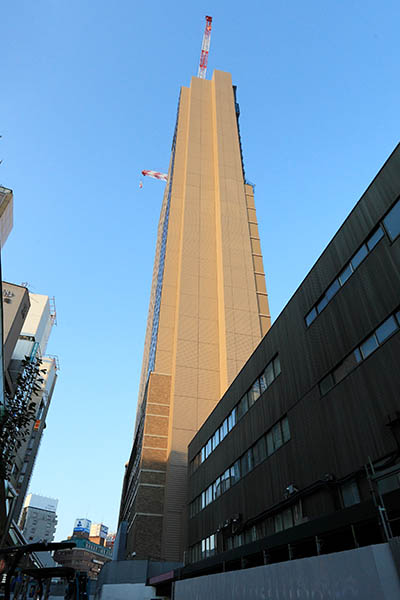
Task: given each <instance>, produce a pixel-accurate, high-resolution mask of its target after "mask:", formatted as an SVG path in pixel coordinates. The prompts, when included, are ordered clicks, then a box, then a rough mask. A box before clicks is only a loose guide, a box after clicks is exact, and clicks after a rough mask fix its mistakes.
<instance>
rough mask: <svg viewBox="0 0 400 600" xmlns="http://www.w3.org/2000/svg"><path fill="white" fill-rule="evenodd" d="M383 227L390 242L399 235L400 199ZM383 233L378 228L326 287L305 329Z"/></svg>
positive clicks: (384, 221)
mask: <svg viewBox="0 0 400 600" xmlns="http://www.w3.org/2000/svg"><path fill="white" fill-rule="evenodd" d="M383 225H384V227H385V230H386V232H387V234H388V236H389V238H390V240H391V241H393V240H395V239H396V238H397V236H398V235H400V199H399V200H397V202H396V204H395V205H394V206H393V207H392V209H391V210H390V211H389V212H388V214H387V215H386V217H385V218H384V219H383ZM383 235H384V231H383V228H382V227H381V226H379V227H378V228H377V229H375V231H374V232H373V233H372V234H371V235H370V236H369V238H368V239H367V240H366V242H365V243H364V244H363V245H362V246H361V248H359V250H357V252H356V253H355V254H354V256H353V258H352V259H351V260H350V261H349V262H348V263H347V265H346V266H345V267H344V269H343V270H342V272H341V273H340V275H339V276H338V277H337V278H336V279H335V281H334V282H333V283H332V284H331V285H330V286H329V287H328V289H327V290H326V291H325V293H324V294H323V295H322V297H321V298H320V299H319V301H318V302H317V303H316V304H315V305H314V306H313V308H312V309H311V310H310V312H309V313H308V314H307V315H306V317H305V321H306V325H307V327H309V326H310V325H311V323H312V322H313V321H314V319H315V318H316V317H317V315H319V314H320V313H321V312H322V311H323V310H324V308H325V306H326V305H327V304H328V302H330V301H331V300H332V298H333V297H334V296H335V294H336V292H337V291H338V290H339V289H340V288H341V287H342V286H343V285H344V284H345V283H346V281H347V280H348V279H349V277H350V276H351V275H352V274H353V273H354V271H355V270H356V269H357V267H358V266H359V265H360V264H361V263H362V261H363V260H364V258H365V257H366V256H367V255H368V254H369V252H371V250H373V248H375V246H376V244H377V243H378V242H379V240H380V239H381V238H383Z"/></svg>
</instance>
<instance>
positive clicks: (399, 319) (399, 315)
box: [396, 310, 400, 324]
mask: <svg viewBox="0 0 400 600" xmlns="http://www.w3.org/2000/svg"><path fill="white" fill-rule="evenodd" d="M396 319H397V321H398V323H399V324H400V310H399V311H398V312H397V313H396Z"/></svg>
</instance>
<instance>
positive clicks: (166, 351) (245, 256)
mask: <svg viewBox="0 0 400 600" xmlns="http://www.w3.org/2000/svg"><path fill="white" fill-rule="evenodd" d="M269 326H270V316H269V308H268V298H267V293H266V286H265V277H264V269H263V260H262V255H261V247H260V240H259V235H258V226H257V218H256V211H255V205H254V194H253V188H252V186H251V185H248V184H246V182H245V178H244V170H243V162H242V155H241V146H240V136H239V129H238V105H237V103H236V98H235V90H234V88H233V86H232V81H231V76H230V75H229V74H228V73H223V72H221V71H216V72H214V74H213V77H212V80H211V81H208V80H203V79H199V78H197V77H193V78H192V81H191V86H190V88H187V87H182V88H181V94H180V100H179V107H178V116H177V124H176V129H175V134H174V140H173V146H172V155H171V162H170V167H169V175H168V181H167V185H166V189H165V193H164V199H163V204H162V208H161V217H160V222H159V229H158V239H157V247H156V257H155V264H154V272H153V284H152V291H151V298H150V309H149V316H148V324H147V332H146V339H145V348H144V358H143V368H142V376H141V384H140V390H139V400H138V411H137V417H136V428H135V429H136V430H135V438H134V444H133V449H132V454H131V457H130V460H129V463H128V464H127V466H126V473H125V479H124V485H123V492H122V500H121V511H120V522H123V521H125V522H127V524H128V531H127V545H126V556H127V557H129V556H132V555H133V554H134V553H135V555H136V557H137V558H147V557H152V558H158V559H164V560H181V559H182V557H183V550H184V547H185V530H184V523H185V522H186V503H187V446H188V443H189V442H190V440H191V439H192V437H193V436H194V435H195V433H196V432H197V431H198V430H199V428H200V427H201V425H202V424H203V422H204V421H205V419H206V418H207V417H208V415H209V414H210V412H211V411H212V410H213V409H214V407H215V406H216V404H217V402H218V400H219V399H220V397H221V395H222V394H223V393H224V392H225V390H226V389H227V387H228V386H229V384H230V383H231V382H232V380H233V379H234V377H235V376H236V374H237V373H238V371H239V370H240V368H241V367H242V366H243V364H244V363H245V361H246V360H247V359H248V357H249V356H250V354H251V353H252V351H253V350H254V348H255V347H256V346H257V344H258V343H259V341H260V339H261V337H262V336H263V335H264V334H265V333H266V332H267V331H268V329H269Z"/></svg>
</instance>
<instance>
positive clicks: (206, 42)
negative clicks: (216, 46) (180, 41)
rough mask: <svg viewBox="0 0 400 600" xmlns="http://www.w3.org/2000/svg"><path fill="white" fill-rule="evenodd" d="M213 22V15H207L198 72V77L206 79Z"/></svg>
mask: <svg viewBox="0 0 400 600" xmlns="http://www.w3.org/2000/svg"><path fill="white" fill-rule="evenodd" d="M211 23H212V17H206V28H205V30H204V35H203V43H202V45H201V52H200V64H199V72H198V73H197V77H200V79H205V78H206V73H207V62H208V51H209V49H210V38H211Z"/></svg>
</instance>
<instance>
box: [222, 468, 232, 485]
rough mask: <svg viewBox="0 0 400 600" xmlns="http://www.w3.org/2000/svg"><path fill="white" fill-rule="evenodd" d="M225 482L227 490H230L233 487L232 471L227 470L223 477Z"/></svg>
mask: <svg viewBox="0 0 400 600" xmlns="http://www.w3.org/2000/svg"><path fill="white" fill-rule="evenodd" d="M223 477H224V480H225V490H229V488H230V487H231V474H230V469H227V470H226V471H225V473H224V475H223Z"/></svg>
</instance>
